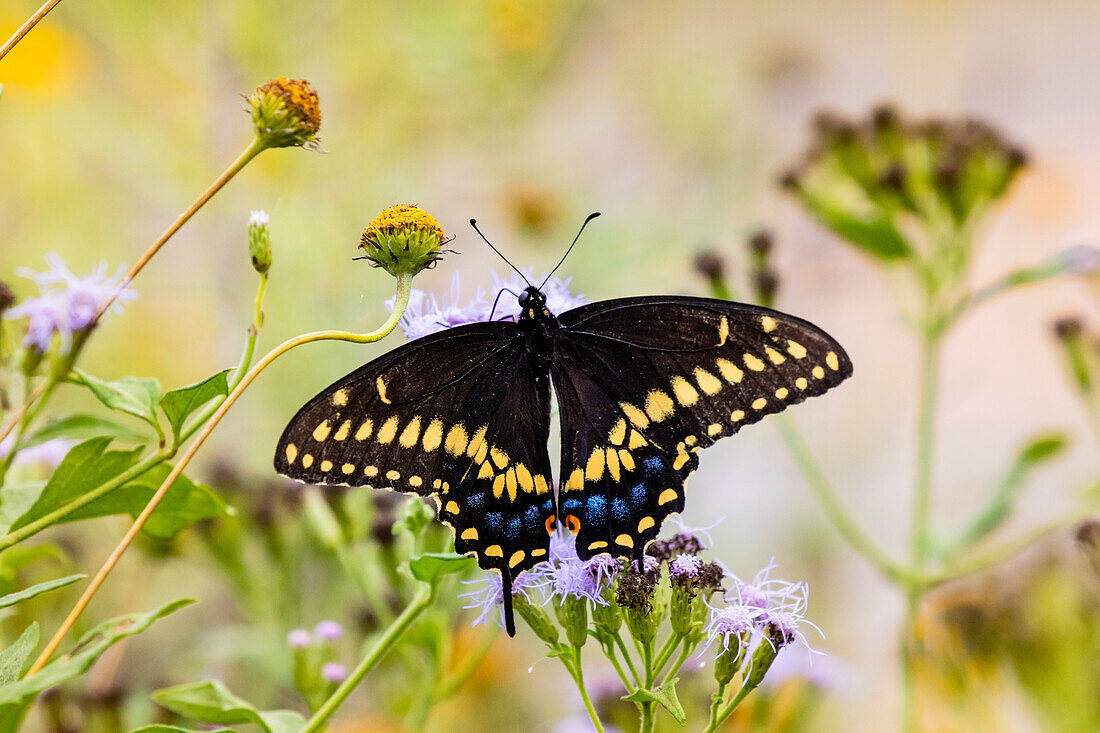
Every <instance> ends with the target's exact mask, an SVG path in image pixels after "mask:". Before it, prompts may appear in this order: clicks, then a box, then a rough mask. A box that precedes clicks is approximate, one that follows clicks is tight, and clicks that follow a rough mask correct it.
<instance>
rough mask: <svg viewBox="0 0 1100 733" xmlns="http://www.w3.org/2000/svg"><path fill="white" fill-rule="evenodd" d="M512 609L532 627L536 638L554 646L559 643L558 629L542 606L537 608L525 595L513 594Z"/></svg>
mask: <svg viewBox="0 0 1100 733" xmlns="http://www.w3.org/2000/svg"><path fill="white" fill-rule="evenodd" d="M512 609H513V610H515V612H516V613H517V614H519V617H520V618H522V619H523V620H524V622H525V623H526V624H527V625H528V626H530V627H531V631H534V632H535V636H537V637H538V638H540V639H542V640H543V641H545V642H546V643H547V644H548V645H550V646H554V645H555V644H557V643H558V627H557V626H555V625H554V622H553V621H552V620H551V619H550V614H548V613H547V612H546V611H545V610H543V608H542V606H536V605H535V604H533V603H531V601H529V600H528V599H527V596H526V595H524V594H523V593H514V594H512Z"/></svg>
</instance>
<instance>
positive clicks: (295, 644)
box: [286, 629, 313, 649]
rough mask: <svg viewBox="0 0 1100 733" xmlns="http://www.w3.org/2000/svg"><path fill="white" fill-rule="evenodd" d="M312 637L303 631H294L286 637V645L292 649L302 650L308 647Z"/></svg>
mask: <svg viewBox="0 0 1100 733" xmlns="http://www.w3.org/2000/svg"><path fill="white" fill-rule="evenodd" d="M312 640H313V639H312V637H311V636H310V635H309V632H308V631H306V630H305V629H294V630H293V631H291V632H290V633H289V634H287V635H286V643H287V644H289V645H290V646H291V647H292V648H294V649H303V648H305V647H307V646H309V644H310V642H311V641H312Z"/></svg>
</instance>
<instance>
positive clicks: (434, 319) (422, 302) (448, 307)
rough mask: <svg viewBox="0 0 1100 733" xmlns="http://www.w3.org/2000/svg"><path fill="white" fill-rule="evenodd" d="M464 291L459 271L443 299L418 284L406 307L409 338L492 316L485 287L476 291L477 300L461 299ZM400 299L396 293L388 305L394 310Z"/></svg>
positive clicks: (403, 323)
mask: <svg viewBox="0 0 1100 733" xmlns="http://www.w3.org/2000/svg"><path fill="white" fill-rule="evenodd" d="M461 292H462V278H461V275H460V274H459V273H458V272H455V274H454V277H453V278H451V289H450V292H448V293H446V294H445V295H443V298H442V303H441V302H440V300H438V299H437V298H436V297H435V295H432V294H429V293H426V292H424V291H423V290H417V289H415V288H414V289H413V290H412V291H411V292H410V293H409V306H408V308H406V309H405V315H403V316H402V317H401V327H402V328H403V329H404V330H405V338H407V339H408V340H410V341H412V340H413V339H418V338H421V337H422V336H427V335H429V334H432V333H436V332H438V331H443V330H446V329H448V328H451V327H453V326H461V325H463V324H466V323H476V322H478V321H486V320H488V318H489V303H488V301H486V300H485V297H484V296H483V295H482V291H481V288H478V289H477V290H476V291H475V293H474V297H473V300H471V301H469V302H468V303H462V302H461V297H462V296H461ZM396 303H397V299H396V297H394V298H390V299H389V300H387V301H386V307H387V308H388V309H389V310H390V312H391V313H392V312H393V309H394V306H395V305H396Z"/></svg>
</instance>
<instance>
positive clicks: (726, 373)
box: [714, 359, 745, 384]
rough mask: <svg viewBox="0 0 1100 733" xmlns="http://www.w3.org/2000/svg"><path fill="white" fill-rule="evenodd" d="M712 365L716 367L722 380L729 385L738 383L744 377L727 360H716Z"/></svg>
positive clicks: (743, 374)
mask: <svg viewBox="0 0 1100 733" xmlns="http://www.w3.org/2000/svg"><path fill="white" fill-rule="evenodd" d="M714 363H715V364H716V365H717V366H718V373H719V374H721V375H722V379H724V380H726V381H727V382H729V383H730V384H737V383H739V382H740V381H741V380H742V379H743V378H744V376H745V373H744V372H743V371H741V370H740V369H738V368H737V366H736V365H735V364H734V363H733V362H732V361H730V360H729V359H717V360H716V361H715V362H714Z"/></svg>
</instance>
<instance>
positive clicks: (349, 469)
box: [340, 463, 355, 474]
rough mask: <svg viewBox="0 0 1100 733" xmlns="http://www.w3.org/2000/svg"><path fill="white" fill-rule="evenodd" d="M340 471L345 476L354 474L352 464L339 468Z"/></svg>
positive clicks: (353, 465)
mask: <svg viewBox="0 0 1100 733" xmlns="http://www.w3.org/2000/svg"><path fill="white" fill-rule="evenodd" d="M340 470H341V471H342V472H343V473H345V474H349V473H354V472H355V464H354V463H345V464H344V465H342V466H340Z"/></svg>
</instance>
